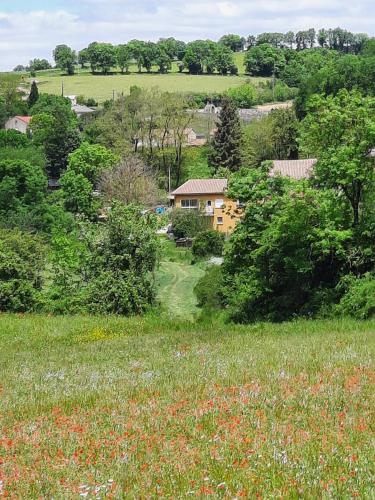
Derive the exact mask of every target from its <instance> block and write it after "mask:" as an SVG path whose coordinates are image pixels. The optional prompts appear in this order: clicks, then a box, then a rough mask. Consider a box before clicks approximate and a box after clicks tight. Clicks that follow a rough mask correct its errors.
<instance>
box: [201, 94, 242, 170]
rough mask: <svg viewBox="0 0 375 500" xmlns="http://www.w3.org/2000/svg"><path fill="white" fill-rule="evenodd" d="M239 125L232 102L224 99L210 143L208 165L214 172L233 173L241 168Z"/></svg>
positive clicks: (240, 134) (226, 98)
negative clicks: (226, 170) (225, 171)
mask: <svg viewBox="0 0 375 500" xmlns="http://www.w3.org/2000/svg"><path fill="white" fill-rule="evenodd" d="M241 136H242V132H241V123H240V118H239V116H238V109H237V107H236V105H235V104H234V102H233V101H232V100H231V99H230V98H229V97H225V98H224V99H223V102H222V109H221V112H220V120H219V124H218V127H217V131H216V133H215V136H214V138H213V141H212V150H211V153H210V155H209V165H210V166H211V167H212V168H213V169H214V170H215V172H216V171H217V170H218V169H219V168H227V169H229V170H230V171H232V172H234V171H236V170H238V169H239V168H240V166H241V151H240V147H241Z"/></svg>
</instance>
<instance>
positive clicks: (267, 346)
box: [0, 313, 375, 498]
mask: <svg viewBox="0 0 375 500" xmlns="http://www.w3.org/2000/svg"><path fill="white" fill-rule="evenodd" d="M374 331H375V321H372V322H363V323H361V322H354V321H346V320H342V321H296V322H292V323H284V324H279V325H269V324H256V325H252V326H233V325H229V324H227V325H226V324H220V323H213V324H210V323H200V322H196V323H190V322H188V321H186V320H180V321H179V320H174V321H173V322H172V321H171V320H169V319H167V318H166V317H164V316H159V315H157V314H156V313H154V314H150V315H148V316H146V317H144V318H128V319H126V318H119V317H117V318H116V317H106V318H103V317H102V318H100V317H98V318H95V317H47V316H38V315H28V316H27V315H26V316H22V315H7V314H2V315H1V316H0V350H1V352H0V377H1V378H0V380H1V382H0V398H1V410H0V441H1V447H0V495H1V494H2V495H4V496H10V497H13V498H41V497H43V498H77V497H78V496H79V495H82V497H86V498H104V497H106V496H108V497H111V496H112V497H115V498H122V497H124V498H155V497H161V498H170V497H173V498H186V497H188V496H195V497H196V496H198V497H200V498H203V497H206V496H208V495H212V496H213V497H219V498H235V497H236V498H255V497H258V498H279V497H283V498H351V497H360V498H371V497H372V496H373V493H374V489H373V478H374V476H373V474H374V466H373V458H371V457H373V448H372V445H371V432H372V431H373V427H372V426H373V423H374V421H373V408H374V399H373V396H374V387H373V383H374V365H373V359H374V357H373V356H374Z"/></svg>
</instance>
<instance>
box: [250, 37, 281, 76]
mask: <svg viewBox="0 0 375 500" xmlns="http://www.w3.org/2000/svg"><path fill="white" fill-rule="evenodd" d="M244 63H245V68H246V73H249V75H253V76H272V75H273V74H275V75H278V74H279V73H280V72H281V71H282V70H283V68H284V67H285V55H284V51H283V50H282V49H278V48H276V47H273V46H272V45H270V44H268V43H263V44H261V45H257V46H256V47H252V48H251V49H249V50H248V51H247V52H246V55H245V61H244Z"/></svg>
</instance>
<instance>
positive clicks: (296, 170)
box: [270, 158, 317, 180]
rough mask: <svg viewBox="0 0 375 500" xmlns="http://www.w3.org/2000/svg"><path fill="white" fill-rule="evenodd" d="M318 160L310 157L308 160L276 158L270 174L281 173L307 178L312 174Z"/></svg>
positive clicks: (294, 177)
mask: <svg viewBox="0 0 375 500" xmlns="http://www.w3.org/2000/svg"><path fill="white" fill-rule="evenodd" d="M316 162H317V160H316V159H315V158H309V159H307V160H275V161H274V162H273V167H272V169H271V172H270V175H271V176H275V175H277V174H280V175H282V176H284V177H291V178H292V179H297V180H300V179H307V178H308V177H310V176H311V174H312V170H313V168H314V165H315V164H316Z"/></svg>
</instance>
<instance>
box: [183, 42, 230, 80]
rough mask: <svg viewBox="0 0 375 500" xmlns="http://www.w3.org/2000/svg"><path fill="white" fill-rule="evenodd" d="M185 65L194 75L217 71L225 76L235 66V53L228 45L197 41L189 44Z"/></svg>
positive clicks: (184, 60)
mask: <svg viewBox="0 0 375 500" xmlns="http://www.w3.org/2000/svg"><path fill="white" fill-rule="evenodd" d="M183 63H184V65H185V66H186V67H187V68H188V70H189V73H190V74H193V75H199V74H202V73H203V72H206V73H209V74H211V73H214V72H215V71H218V72H219V73H221V74H222V75H225V74H227V73H230V72H231V69H232V67H233V66H234V59H233V52H232V50H231V49H230V48H228V46H227V45H226V44H221V43H215V42H212V41H211V40H196V41H194V42H190V43H188V44H187V46H186V52H185V55H184V59H183Z"/></svg>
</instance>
